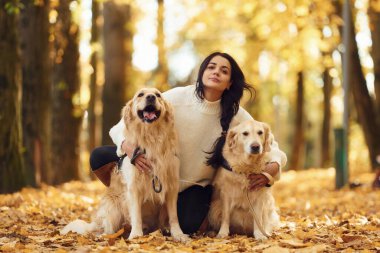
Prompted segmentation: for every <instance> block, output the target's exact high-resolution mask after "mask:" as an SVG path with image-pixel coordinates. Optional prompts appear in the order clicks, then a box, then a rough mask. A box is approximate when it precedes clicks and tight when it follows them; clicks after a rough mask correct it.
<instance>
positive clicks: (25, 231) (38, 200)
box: [0, 169, 380, 253]
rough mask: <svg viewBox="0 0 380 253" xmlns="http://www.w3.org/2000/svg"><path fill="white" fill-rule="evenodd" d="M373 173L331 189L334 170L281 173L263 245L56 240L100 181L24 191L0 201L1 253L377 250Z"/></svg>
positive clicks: (90, 203)
mask: <svg viewBox="0 0 380 253" xmlns="http://www.w3.org/2000/svg"><path fill="white" fill-rule="evenodd" d="M372 177H373V175H371V174H361V175H360V176H358V177H357V180H359V182H360V184H357V185H359V186H358V187H355V188H351V189H350V188H348V187H347V188H345V189H343V190H339V191H336V190H334V188H333V186H334V170H333V169H327V170H320V169H319V170H317V169H315V170H307V171H301V172H294V171H290V172H285V173H283V175H282V179H281V180H280V181H279V182H277V183H276V184H275V186H274V189H273V190H274V196H275V198H276V203H277V206H278V207H279V212H280V215H281V221H282V223H283V226H282V227H281V228H280V229H279V230H278V231H276V232H275V233H274V235H273V236H272V237H271V238H270V239H268V240H266V241H257V240H255V239H254V238H251V237H247V236H236V235H234V236H231V237H229V238H227V239H216V238H214V236H215V233H213V232H209V233H207V234H206V235H195V236H193V238H192V240H191V241H190V242H189V243H187V244H182V243H177V242H174V241H173V240H172V239H171V238H170V237H168V236H164V235H162V232H161V231H155V232H153V233H151V234H149V235H146V236H144V237H141V238H138V239H135V240H132V241H128V240H127V239H126V238H124V237H123V231H119V233H116V234H114V235H106V236H95V235H86V236H80V235H77V234H74V233H69V234H68V235H65V236H61V235H60V234H59V230H60V229H61V228H62V227H63V226H64V225H66V224H67V223H68V222H70V221H72V220H74V219H77V218H80V219H84V220H89V219H90V216H91V213H92V212H93V211H94V209H95V208H96V207H97V205H98V202H99V200H100V198H101V195H102V193H103V192H104V186H103V185H101V184H100V183H99V182H90V183H82V182H71V183H67V184H64V185H61V186H59V187H52V186H43V187H42V189H30V188H27V189H23V190H22V191H21V192H18V193H15V194H11V195H0V220H1V224H0V252H69V251H78V252H90V251H99V252H266V253H268V252H336V251H344V252H356V251H360V252H378V251H379V250H380V202H379V200H380V191H376V190H372V188H370V182H371V180H372Z"/></svg>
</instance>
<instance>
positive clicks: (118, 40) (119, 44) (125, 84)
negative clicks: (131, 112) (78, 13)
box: [102, 1, 133, 144]
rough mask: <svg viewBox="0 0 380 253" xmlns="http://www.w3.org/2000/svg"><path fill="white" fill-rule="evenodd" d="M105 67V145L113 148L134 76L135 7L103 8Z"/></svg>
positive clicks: (112, 4) (111, 5)
mask: <svg viewBox="0 0 380 253" xmlns="http://www.w3.org/2000/svg"><path fill="white" fill-rule="evenodd" d="M103 13H104V29H103V32H104V64H105V84H104V90H103V126H102V129H103V131H102V133H103V134H102V143H103V144H110V143H111V139H110V138H109V135H108V132H109V130H110V128H111V127H112V126H113V125H114V124H116V123H117V122H118V121H119V120H120V112H121V109H122V107H123V106H124V105H125V103H126V101H127V100H128V99H129V98H130V94H132V93H131V92H130V91H129V93H128V88H129V87H131V84H130V79H131V75H132V71H131V69H132V39H133V29H132V18H131V17H132V6H131V5H130V4H124V3H120V2H116V1H108V2H106V3H105V4H104V10H103Z"/></svg>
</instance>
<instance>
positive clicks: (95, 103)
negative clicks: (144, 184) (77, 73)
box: [88, 1, 101, 151]
mask: <svg viewBox="0 0 380 253" xmlns="http://www.w3.org/2000/svg"><path fill="white" fill-rule="evenodd" d="M99 34H100V3H99V2H98V1H92V26H91V48H92V50H93V51H92V54H91V60H90V64H91V66H92V69H93V71H92V73H91V77H90V95H91V96H90V101H89V105H88V140H89V141H88V148H89V150H90V151H91V150H92V149H94V148H95V147H96V146H99V145H100V141H101V139H100V137H101V136H100V135H101V122H100V120H101V118H100V115H99V112H98V108H99V106H100V105H99V104H100V103H101V96H100V92H101V91H100V87H99V85H98V79H99V72H98V66H99V46H98V45H99V43H100V42H99Z"/></svg>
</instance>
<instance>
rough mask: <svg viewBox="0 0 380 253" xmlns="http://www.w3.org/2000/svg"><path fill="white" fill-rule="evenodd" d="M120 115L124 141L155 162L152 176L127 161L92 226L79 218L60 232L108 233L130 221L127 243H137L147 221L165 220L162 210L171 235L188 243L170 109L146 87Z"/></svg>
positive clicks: (155, 223) (153, 224)
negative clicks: (183, 227) (182, 225)
mask: <svg viewBox="0 0 380 253" xmlns="http://www.w3.org/2000/svg"><path fill="white" fill-rule="evenodd" d="M122 117H123V119H124V121H125V125H126V131H125V141H127V142H128V143H129V144H130V145H131V146H134V147H138V148H139V150H140V152H144V153H145V157H146V158H147V159H148V160H149V161H150V163H151V168H152V170H151V172H150V173H143V172H141V171H139V170H138V169H137V168H136V167H135V166H134V165H132V164H131V158H129V157H125V159H124V160H123V163H122V165H121V168H120V172H121V173H118V171H117V169H116V168H115V170H114V172H115V173H113V174H112V177H111V185H110V187H109V188H108V189H107V193H106V195H105V197H104V198H103V199H102V200H101V203H100V207H99V209H98V211H97V213H96V215H95V218H94V219H93V221H92V223H90V224H87V223H84V222H82V221H78V220H77V221H74V222H73V224H72V225H71V226H70V224H69V225H67V226H66V227H65V228H64V229H63V230H62V231H61V233H67V232H68V231H70V230H74V231H75V232H82V233H84V232H92V231H98V232H100V233H107V234H109V233H114V232H116V231H117V229H119V228H120V227H121V226H122V225H123V224H125V223H126V224H129V225H130V226H131V233H130V235H129V239H133V238H135V237H138V236H142V235H143V221H144V226H145V227H148V228H149V229H154V228H155V227H159V226H160V225H162V224H159V216H161V217H163V216H165V215H160V211H162V209H164V210H165V211H166V212H167V217H168V218H169V226H170V232H171V235H172V237H174V239H176V240H180V241H185V240H187V238H188V237H187V235H185V234H183V232H182V230H181V228H180V226H179V223H178V217H177V197H178V190H179V158H178V157H177V155H178V143H177V135H176V132H175V128H174V119H173V109H172V107H171V106H170V105H169V104H168V103H167V102H166V101H165V100H164V99H162V97H161V93H160V92H159V91H158V90H157V89H154V88H145V89H142V90H140V91H139V92H137V93H136V95H135V96H134V98H133V99H132V100H131V101H129V102H128V103H127V104H126V106H125V107H124V108H123V112H122ZM73 227H74V228H75V227H76V228H75V229H73ZM78 227H79V228H80V229H78Z"/></svg>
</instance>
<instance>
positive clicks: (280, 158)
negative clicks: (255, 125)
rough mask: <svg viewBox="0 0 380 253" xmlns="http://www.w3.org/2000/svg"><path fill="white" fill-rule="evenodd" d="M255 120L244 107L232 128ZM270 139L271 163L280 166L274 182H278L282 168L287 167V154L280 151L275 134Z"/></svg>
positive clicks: (269, 156)
mask: <svg viewBox="0 0 380 253" xmlns="http://www.w3.org/2000/svg"><path fill="white" fill-rule="evenodd" d="M251 119H253V118H252V116H251V115H250V114H249V113H248V112H247V111H246V110H244V109H243V108H242V107H240V108H239V111H238V113H237V114H236V116H235V118H234V119H233V122H232V123H233V124H232V126H235V125H237V124H239V123H241V122H243V121H246V120H251ZM270 138H271V139H272V140H273V141H272V144H271V151H270V152H269V154H268V159H269V163H272V162H275V163H277V164H278V165H279V171H278V173H277V175H276V176H275V177H274V180H275V181H277V180H279V179H280V176H281V172H282V168H283V167H285V165H286V162H287V157H286V154H285V153H284V152H283V151H281V150H280V148H279V146H278V143H277V141H276V140H275V139H274V136H273V134H271V136H270Z"/></svg>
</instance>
